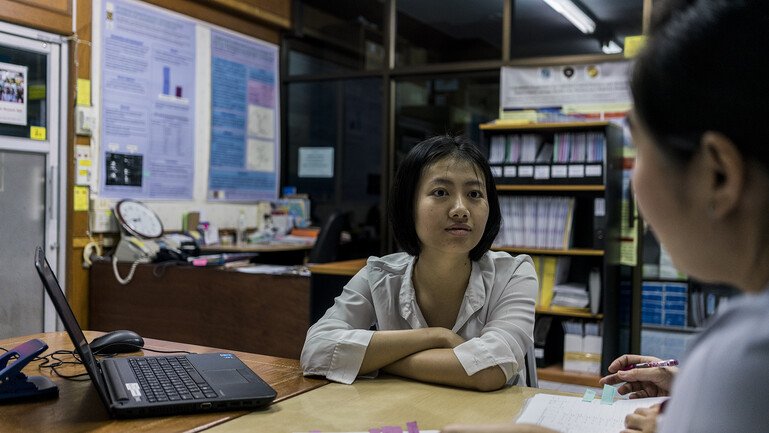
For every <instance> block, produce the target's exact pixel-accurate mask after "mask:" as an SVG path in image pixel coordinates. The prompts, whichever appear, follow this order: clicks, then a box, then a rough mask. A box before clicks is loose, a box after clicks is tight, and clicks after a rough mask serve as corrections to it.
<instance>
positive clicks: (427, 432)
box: [294, 428, 441, 433]
mask: <svg viewBox="0 0 769 433" xmlns="http://www.w3.org/2000/svg"><path fill="white" fill-rule="evenodd" d="M372 430H374V431H383V429H378V428H377V429H372ZM372 430H366V431H348V432H329V431H322V430H310V433H371V431H372ZM401 431H402V432H403V433H406V431H405V430H402V429H401ZM294 433H307V432H294ZM419 433H441V432H440V431H439V430H419Z"/></svg>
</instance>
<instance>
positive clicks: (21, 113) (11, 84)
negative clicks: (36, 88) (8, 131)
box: [0, 62, 27, 125]
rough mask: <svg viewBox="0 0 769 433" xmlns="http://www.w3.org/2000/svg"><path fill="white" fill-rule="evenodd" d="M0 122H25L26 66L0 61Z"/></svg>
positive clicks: (15, 123) (14, 123) (24, 123)
mask: <svg viewBox="0 0 769 433" xmlns="http://www.w3.org/2000/svg"><path fill="white" fill-rule="evenodd" d="M0 123H10V124H12V125H26V124H27V67H26V66H21V65H13V64H10V63H2V62H0Z"/></svg>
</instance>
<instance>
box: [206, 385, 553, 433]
mask: <svg viewBox="0 0 769 433" xmlns="http://www.w3.org/2000/svg"><path fill="white" fill-rule="evenodd" d="M542 392H546V393H550V394H564V393H559V392H555V391H549V390H543V389H536V388H525V387H511V388H506V389H503V390H500V391H495V392H488V393H486V392H476V391H467V390H462V389H456V388H449V387H444V386H438V385H429V384H425V383H419V382H414V381H409V380H405V379H400V378H397V377H382V378H378V379H374V380H361V379H359V380H358V381H356V382H355V383H353V384H352V385H341V384H338V383H331V384H328V385H326V386H324V387H322V388H319V389H316V390H313V391H312V392H309V393H306V394H302V395H300V396H298V397H295V398H292V399H289V400H286V401H282V402H280V403H278V404H275V405H272V406H271V407H269V408H268V409H267V410H266V411H264V412H261V413H258V414H256V413H254V414H249V415H246V416H243V417H240V418H238V419H236V420H232V421H230V422H228V423H226V424H221V425H218V426H216V427H214V428H213V429H211V430H210V433H225V432H226V433H232V432H249V433H283V432H285V433H290V432H307V431H310V430H312V429H318V430H320V431H323V432H360V431H368V430H369V428H372V427H382V426H392V425H397V426H400V427H404V428H405V425H406V422H408V421H416V422H417V424H418V426H419V428H420V430H439V429H440V428H442V427H444V426H445V425H447V424H451V423H479V424H486V423H495V422H512V421H513V419H514V418H515V417H516V416H517V415H518V412H519V411H520V410H521V407H522V405H523V403H524V401H525V400H526V399H527V398H529V397H531V396H533V395H534V394H537V393H542ZM207 433H208V432H207Z"/></svg>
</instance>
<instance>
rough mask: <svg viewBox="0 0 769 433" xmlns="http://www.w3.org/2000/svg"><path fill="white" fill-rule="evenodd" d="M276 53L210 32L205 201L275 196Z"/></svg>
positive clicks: (249, 41)
mask: <svg viewBox="0 0 769 433" xmlns="http://www.w3.org/2000/svg"><path fill="white" fill-rule="evenodd" d="M277 75H278V50H277V47H276V46H274V45H271V44H267V43H264V42H261V41H258V40H256V39H251V38H246V37H240V36H235V35H232V34H229V33H224V32H220V31H216V30H212V31H211V160H210V161H211V162H210V171H209V178H208V199H209V200H215V201H256V200H275V199H277V198H278V183H279V175H280V149H279V142H280V140H279V134H278V125H279V109H278V82H277Z"/></svg>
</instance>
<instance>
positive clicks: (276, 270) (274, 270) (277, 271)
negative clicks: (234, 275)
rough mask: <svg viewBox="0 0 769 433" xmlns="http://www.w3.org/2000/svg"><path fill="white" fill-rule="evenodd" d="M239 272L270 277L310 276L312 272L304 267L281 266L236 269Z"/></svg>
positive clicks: (253, 266) (255, 266)
mask: <svg viewBox="0 0 769 433" xmlns="http://www.w3.org/2000/svg"><path fill="white" fill-rule="evenodd" d="M235 270H236V271H238V272H245V273H247V274H268V275H286V274H290V275H310V272H309V271H308V270H307V268H305V267H304V266H281V265H261V264H259V265H250V266H243V267H240V268H235Z"/></svg>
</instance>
